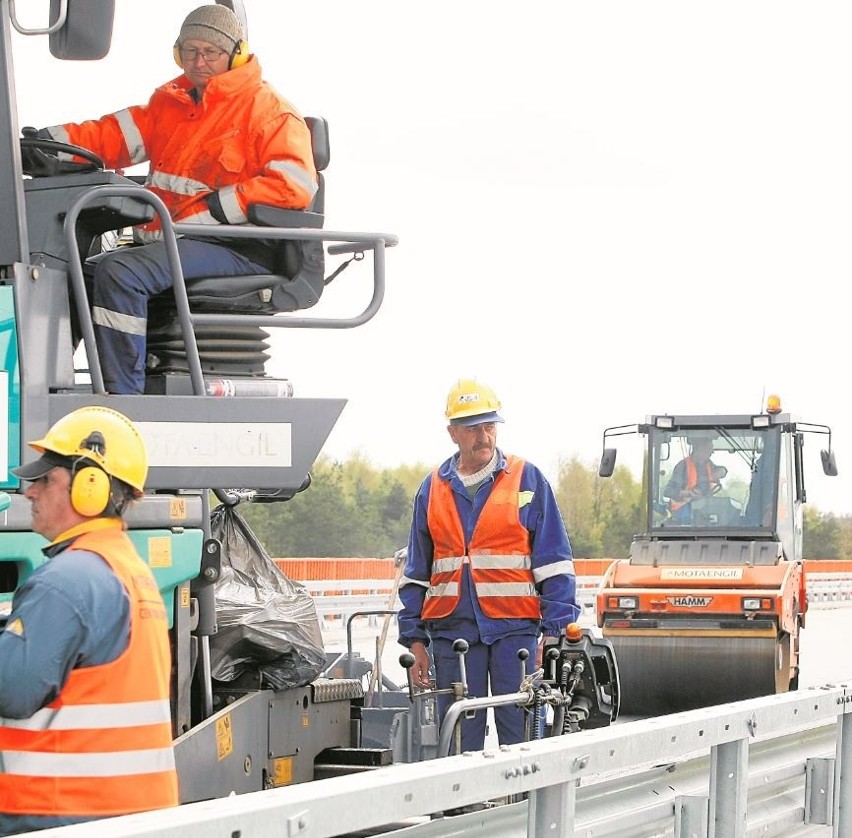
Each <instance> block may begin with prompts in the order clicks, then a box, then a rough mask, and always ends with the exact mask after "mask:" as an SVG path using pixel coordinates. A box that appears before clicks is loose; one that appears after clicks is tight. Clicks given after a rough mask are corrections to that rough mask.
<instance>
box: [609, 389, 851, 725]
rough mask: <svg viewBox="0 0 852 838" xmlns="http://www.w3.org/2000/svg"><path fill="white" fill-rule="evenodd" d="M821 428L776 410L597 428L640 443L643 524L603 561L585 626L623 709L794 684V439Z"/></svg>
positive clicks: (798, 565)
mask: <svg viewBox="0 0 852 838" xmlns="http://www.w3.org/2000/svg"><path fill="white" fill-rule="evenodd" d="M811 433H816V434H821V435H824V436H825V437H826V438H827V446H826V448H825V449H824V450H822V452H821V457H820V460H821V463H822V467H823V471H824V473H825V474H827V475H829V476H833V475H836V474H837V468H836V464H835V460H834V455H833V453H832V451H831V431H830V429H829V428H828V427H827V426H825V425H813V424H809V423H802V422H799V421H797V420H795V419H793V418H792V417H791V416H790V415H789V414H786V413H782V412H781V410H780V403H779V402H778V400H777V399H775V398H774V397H773V399H772V400H771V402H770V406H769V408H768V409H767V410H766V412H764V413H760V414H754V415H751V414H749V415H742V416H738V415H695V416H676V415H663V416H651V417H648V418H647V419H646V421H645V422H644V423H642V424H637V425H632V426H630V425H622V426H617V427H614V428H608V429H607V430H606V431H605V432H604V453H603V457H602V460H601V468H600V475H601V477H610V476H611V475H612V474H613V472H614V469H615V463H616V448H615V447H612V446H611V445H610V443H611V442H613V441H615V440H619V441H625V440H624V439H623V438H624V437H627V436H630V435H635V436H636V437H638V438H639V439H640V440H641V442H642V443H643V444H642V456H643V490H644V496H645V498H646V510H645V513H646V514H645V531H644V532H643V533H641V534H639V535H637V536H635V537H634V540H633V542H632V544H631V547H630V555H629V558H627V559H622V560H617V561H614V562H613V563H612V564H611V565H610V566H609V568H608V570H607V571H606V573H605V575H604V577H603V579H602V582H601V586H600V589H599V591H598V594H597V603H596V604H597V621H598V625H599V626H600V628H601V630H602V633H603V636H604V637H605V638H608V639H609V640H610V641H611V642H612V644H613V647H614V649H615V652H616V656H617V659H618V666H619V673H620V678H621V688H622V709H623V712H625V713H633V714H642V715H649V714H657V713H665V712H673V711H677V710H684V709H691V708H694V707H702V706H708V705H712V704H719V703H724V702H728V701H738V700H741V699H744V698H751V697H755V696H760V695H767V694H771V693H776V692H786V691H787V690H789V689H795V688H796V686H797V682H798V672H799V655H798V640H799V632H800V630H801V629H802V628H803V627H804V623H805V612H806V611H807V599H806V595H805V578H804V569H803V563H802V520H803V515H802V507H803V504H804V503H805V501H806V494H805V483H804V456H803V450H804V438H805V435H806V434H811Z"/></svg>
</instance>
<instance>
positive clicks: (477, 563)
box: [470, 553, 532, 570]
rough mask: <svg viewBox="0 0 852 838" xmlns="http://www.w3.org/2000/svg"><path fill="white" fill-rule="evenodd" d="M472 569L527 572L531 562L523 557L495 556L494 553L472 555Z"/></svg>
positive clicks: (527, 557) (528, 558)
mask: <svg viewBox="0 0 852 838" xmlns="http://www.w3.org/2000/svg"><path fill="white" fill-rule="evenodd" d="M470 564H471V566H472V567H476V568H481V569H485V568H488V569H495V568H496V569H499V570H529V569H530V565H531V564H532V561H531V560H530V557H529V556H525V555H507V556H503V555H495V554H494V553H474V554H472V555H471V557H470Z"/></svg>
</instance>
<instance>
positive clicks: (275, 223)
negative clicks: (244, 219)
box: [248, 204, 323, 230]
mask: <svg viewBox="0 0 852 838" xmlns="http://www.w3.org/2000/svg"><path fill="white" fill-rule="evenodd" d="M248 220H249V221H250V222H251V223H252V224H259V225H261V226H263V227H312V228H315V229H317V230H319V229H322V225H323V216H322V214H321V213H318V212H309V211H308V210H294V209H282V208H281V207H274V206H272V205H270V204H249V207H248Z"/></svg>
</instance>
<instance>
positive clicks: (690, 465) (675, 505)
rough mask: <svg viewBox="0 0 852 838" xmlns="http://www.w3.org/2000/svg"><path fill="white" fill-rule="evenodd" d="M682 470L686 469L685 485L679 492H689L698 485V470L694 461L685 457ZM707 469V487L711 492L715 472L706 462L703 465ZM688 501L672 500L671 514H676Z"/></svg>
mask: <svg viewBox="0 0 852 838" xmlns="http://www.w3.org/2000/svg"><path fill="white" fill-rule="evenodd" d="M683 465H684V468H685V469H686V483H684V486H683V489H682V490H681V491H684V492H686V491H689V490H690V489H694V488H695V487H696V486H697V485H698V469H697V468H696V466H695V460H693V459H692V457H686V458H685V459H684V461H683ZM704 466H705V468H706V469H707V485H708V487H710V489H711V490H712V487H713V484H714V483H715V482H716V481H715V480H714V479H713V478H714V477H715V476H716V474H715V470H714V469H713V466H712V464H711V463H709V462H707V463H705V464H704ZM686 503H688V501H682V500H673V501H672V502H671V510H672V512H677V511H678V509H681V508H682V507H683V506H684V505H685V504H686Z"/></svg>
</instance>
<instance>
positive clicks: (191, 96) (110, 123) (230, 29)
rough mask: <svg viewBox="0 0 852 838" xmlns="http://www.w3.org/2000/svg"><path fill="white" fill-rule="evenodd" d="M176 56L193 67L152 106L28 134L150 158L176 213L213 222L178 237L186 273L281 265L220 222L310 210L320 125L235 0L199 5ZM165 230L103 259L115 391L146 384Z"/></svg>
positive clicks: (102, 346) (268, 250)
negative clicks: (263, 63) (251, 33)
mask: <svg viewBox="0 0 852 838" xmlns="http://www.w3.org/2000/svg"><path fill="white" fill-rule="evenodd" d="M145 49H147V47H145ZM174 57H175V61H176V62H177V64H178V65H179V66H180V68H181V69H182V71H183V74H182V75H180V76H178V77H177V78H176V79H173V80H172V81H170V82H167V83H166V84H164V85H162V86H161V87H159V88H157V90H155V91H154V93H153V95H152V96H151V99H150V100H149V102H148V103H147V104H146V105H135V106H133V107H130V108H127V109H125V110H122V111H119V112H117V113H114V114H109V115H108V116H104V117H102V118H101V119H98V120H94V121H89V122H83V123H80V124H73V123H69V124H65V125H56V126H52V127H49V128H42V129H40V130H37V129H33V128H24V129H23V132H22V133H23V134H24V136H25V137H36V138H38V137H42V138H45V139H53V140H59V141H61V142H65V143H71V144H72V145H77V146H82V147H83V148H86V149H89V150H90V151H93V152H95V153H96V154H97V155H99V156H100V157H101V158H103V160H104V161H105V163H106V165H107V166H109V167H121V168H123V167H126V166H132V165H134V164H138V163H144V162H146V161H150V170H149V172H148V176H147V179H146V181H145V186H146V187H147V188H148V189H150V190H151V191H152V192H154V193H155V194H156V195H158V196H159V197H160V198H161V199H162V200H163V202H164V203H165V205H166V208H167V209H168V211H169V214H170V215H171V217H172V219H173V220H174V221H180V222H184V223H192V224H205V225H211V226H210V228H209V229H210V232H209V233H208V234H207V236H205V238H204V239H203V240H202V239H199V238H189V237H186V236H184V237H183V238H181V239H179V240H178V253H179V254H180V261H181V267H182V269H183V275H184V277H185V278H186V279H197V278H199V277H209V276H247V275H252V274H265V273H276V271H277V270H278V267H279V266H278V262H279V261H280V257H279V255H278V254H279V251H280V247H279V246H278V245H277V244H276V243H275V242H270V241H268V240H267V241H266V242H263V241H258V240H256V239H252V240H249V239H236V238H225V239H219V240H218V241H217V240H215V225H217V224H245V223H247V220H248V206H249V204H256V203H259V204H271V205H273V206H276V207H284V208H289V209H307V208H308V207H309V206H310V204H311V201H312V200H313V197H314V195H315V194H316V192H317V188H318V186H317V173H316V169H315V167H314V159H313V152H312V149H311V133H310V130H309V129H308V126H307V124H306V123H305V120H304V119H303V118H302V116H301V115H300V114H299V113H298V112H297V111H296V109H295V108H294V107H293V105H291V104H290V103H289V102H288V101H286V100H285V99H283V98H282V97H281V96H279V94H278V93H277V92H276V91H275V90H274V89H273V88H272V87H271V86H270V85H269V84H268V83H267V82H265V81H264V80H263V77H262V75H261V68H260V64H259V62H258V59H257V57H256V56H254V55H252V54H251V53H250V52H249V46H248V43H247V41H246V39H245V32H244V30H243V26H242V24H241V23H240V21H239V19H238V18H237V16H236V15H235V14H234V13H233V12H232V11H231V10H230V9H228V8H226V7H225V6H222V5H214V4H211V5H206V6H200V7H199V8H197V9H195V10H194V11H192V12H190V13H189V15H188V16H187V18H186V19H185V20H184V22H183V25H182V26H181V28H180V33H179V35H178V39H177V42H176V43H175V45H174ZM198 235H199V236H201V235H202V234H201V233H199V234H198ZM161 239H162V231H161V230H160V222H159V219H156V220H154V221H153V222H151V223H150V224H146V225H144V226H142V227H141V228H137V229H136V230H135V231H134V240H135V241H136V242H137V243H139V244H142V245H144V247H121V248H119V249H118V250H115V251H112V252H109V253H107V254H105V255H103V257H101V256H97V257H95V258H94V259H93V260H92V263H93V265H94V276H93V277H92V282H91V291H90V300H91V302H92V319H93V321H94V327H95V339H96V341H97V348H98V353H99V355H100V360H101V366H102V368H103V376H104V385H105V387H106V389H107V391H108V392H110V393H141V392H143V391H144V389H145V360H146V345H147V343H146V329H147V320H148V300H149V299H150V298H151V297H153V296H155V295H157V294H159V293H160V292H162V291H165V290H167V289H168V288H171V287H172V275H171V274H172V272H171V269H170V267H169V261H168V255H167V252H166V246H165V244H164V243H163V242H162V241H161ZM89 267H91V266H90V265H87V269H88V268H89Z"/></svg>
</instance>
